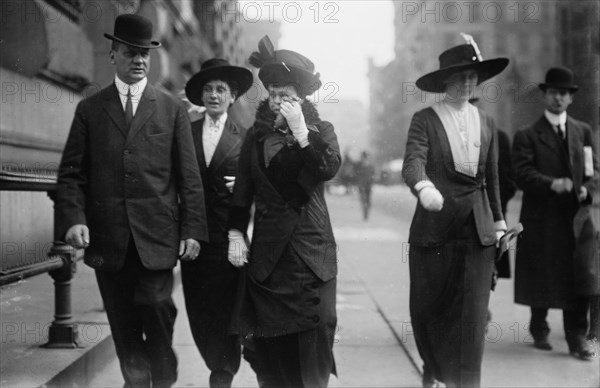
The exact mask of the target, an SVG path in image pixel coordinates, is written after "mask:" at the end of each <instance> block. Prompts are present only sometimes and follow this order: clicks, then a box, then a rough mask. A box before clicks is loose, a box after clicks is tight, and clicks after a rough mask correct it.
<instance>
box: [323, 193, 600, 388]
mask: <svg viewBox="0 0 600 388" xmlns="http://www.w3.org/2000/svg"><path fill="white" fill-rule="evenodd" d="M415 201H416V199H415V198H414V197H413V196H412V195H411V194H410V192H409V190H408V188H407V187H406V186H394V187H382V186H375V187H374V191H373V210H372V214H371V219H370V220H369V221H368V222H363V221H362V217H361V211H360V208H359V201H358V198H357V196H356V195H349V196H340V197H335V200H331V199H329V201H328V204H329V205H330V210H331V213H332V214H333V215H334V225H346V226H345V227H340V229H339V230H338V233H336V237H337V239H338V244H339V247H340V253H341V254H340V256H341V257H342V259H341V260H343V259H346V260H347V261H348V262H349V265H351V266H352V267H353V268H354V272H355V273H358V274H360V279H361V280H362V282H363V284H365V285H366V287H367V290H368V292H369V293H370V294H371V295H372V296H373V300H375V302H376V304H377V306H378V308H379V310H380V311H381V314H382V316H383V317H384V318H385V319H386V320H387V321H388V322H389V323H390V324H391V326H392V327H393V330H394V333H395V335H396V337H397V338H399V339H400V340H401V342H402V344H403V346H404V347H405V348H406V349H407V351H408V353H409V354H410V357H411V359H412V361H413V363H414V364H415V365H417V366H418V367H421V364H422V362H421V359H420V357H419V354H418V352H417V349H416V345H415V343H414V337H413V334H412V327H411V324H410V313H409V308H408V298H409V274H408V243H407V241H408V231H409V226H410V222H411V219H412V215H413V212H414V207H415ZM519 207H520V201H519V198H518V197H517V198H516V199H515V200H514V201H511V202H510V203H509V211H508V213H509V214H508V224H509V225H514V224H515V223H516V222H517V221H518V214H519ZM352 225H354V226H352ZM350 226H352V227H350ZM352 234H354V235H362V236H363V237H364V240H365V243H361V242H357V241H355V240H354V239H353V238H351V237H352V236H351V235H352ZM346 237H348V238H346ZM367 240H371V242H372V243H371V244H366V242H367ZM513 253H514V252H513ZM511 264H512V269H513V271H514V260H513V262H512V263H511ZM513 300H514V298H513V279H500V281H499V284H498V286H497V287H496V291H495V292H493V293H492V295H491V298H490V309H491V311H492V322H491V324H490V326H488V332H487V334H486V349H485V353H484V360H483V366H482V386H483V387H574V388H575V387H595V388H597V387H599V386H600V359H596V360H593V361H581V360H577V359H575V358H573V357H571V356H569V354H568V349H567V345H566V342H565V339H564V332H563V325H562V313H561V311H560V310H550V313H549V316H548V322H549V324H550V327H551V328H552V332H551V334H550V341H551V342H552V344H553V345H554V350H553V351H551V352H544V351H540V350H537V349H535V348H534V347H533V346H532V343H533V341H532V338H531V337H530V335H529V332H528V330H527V327H528V322H529V308H527V307H525V306H521V305H516V304H515V303H514V302H513Z"/></svg>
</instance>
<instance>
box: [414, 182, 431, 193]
mask: <svg viewBox="0 0 600 388" xmlns="http://www.w3.org/2000/svg"><path fill="white" fill-rule="evenodd" d="M425 187H433V188H434V189H435V185H434V184H433V182H432V181H426V180H422V181H419V182H417V184H416V185H415V191H416V192H417V193H418V192H419V191H421V190H422V189H424V188H425Z"/></svg>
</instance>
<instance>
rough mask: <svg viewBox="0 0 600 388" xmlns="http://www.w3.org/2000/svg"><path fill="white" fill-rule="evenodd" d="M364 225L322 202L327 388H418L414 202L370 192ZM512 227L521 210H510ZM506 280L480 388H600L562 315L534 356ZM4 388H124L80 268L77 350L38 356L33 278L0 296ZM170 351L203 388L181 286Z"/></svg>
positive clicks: (400, 191) (333, 199) (185, 376)
mask: <svg viewBox="0 0 600 388" xmlns="http://www.w3.org/2000/svg"><path fill="white" fill-rule="evenodd" d="M373 201H374V208H373V211H372V215H371V218H370V220H369V221H367V222H365V221H363V220H362V216H361V211H360V208H359V202H358V198H357V197H356V195H354V194H351V195H347V196H342V195H330V196H328V198H327V202H328V205H329V209H330V213H331V216H332V221H333V225H334V232H335V235H336V239H337V242H338V246H339V254H338V258H339V276H338V304H337V311H338V324H339V327H338V331H337V335H336V338H335V340H336V343H335V345H334V352H335V356H336V362H337V367H338V372H339V377H338V378H335V377H333V376H332V378H331V380H330V386H332V387H357V388H358V387H419V386H421V380H420V375H419V372H418V371H419V370H420V367H421V360H420V357H419V355H418V352H417V350H416V347H415V344H414V337H413V335H412V327H411V324H410V315H409V309H408V297H409V276H408V256H407V253H408V244H407V240H408V228H409V224H410V220H411V218H412V213H413V211H414V205H415V202H414V201H415V199H414V198H413V197H412V195H411V194H410V193H409V191H408V189H407V188H406V187H404V186H396V187H379V186H376V187H375V189H374V192H373ZM509 207H510V209H509V213H510V214H509V224H511V225H512V224H514V222H516V218H515V215H516V214H517V213H518V201H514V202H511V204H510V205H509ZM512 290H513V284H512V280H511V279H506V280H505V279H502V280H500V282H499V284H498V287H497V289H496V291H495V292H494V293H493V294H492V297H491V302H490V308H491V310H492V313H493V319H492V324H491V325H490V327H489V329H488V333H487V343H486V350H485V355H484V363H483V380H482V385H483V387H594V388H597V387H599V386H600V360H594V361H592V362H584V361H579V360H576V359H574V358H572V357H570V356H569V355H568V353H567V347H566V343H565V341H564V334H563V331H562V316H561V312H560V311H556V310H551V312H550V315H549V323H550V326H551V328H552V332H551V335H550V340H551V341H552V343H553V345H554V350H553V351H551V352H543V351H539V350H536V349H534V348H533V346H532V345H531V343H530V342H531V338H530V337H529V336H528V332H527V323H528V320H529V311H528V309H527V308H525V307H523V306H519V305H515V304H514V303H513V294H512ZM1 292H2V293H1V297H2V298H1V302H2V303H1V305H0V307H1V314H0V318H1V321H2V343H1V345H2V346H1V348H0V357H1V368H0V374H1V377H0V386H1V387H7V388H8V387H37V386H54V387H66V386H69V387H87V386H89V387H122V386H123V379H122V377H121V373H120V370H119V367H118V362H117V360H116V357H115V354H114V348H113V346H112V339H111V337H110V331H109V328H108V325H107V323H106V317H105V315H104V313H103V312H102V303H101V300H100V297H99V295H98V291H97V286H96V282H95V279H94V274H93V271H92V270H90V269H89V268H87V267H85V266H84V265H82V264H81V263H80V264H79V270H78V273H77V275H76V277H75V279H74V281H73V314H74V319H75V321H76V322H79V325H80V330H79V331H80V337H81V339H82V340H83V344H84V345H85V347H84V348H80V349H43V348H40V347H39V345H41V344H43V343H44V342H45V341H46V338H45V335H47V325H48V324H49V323H50V322H51V321H52V315H53V313H54V310H53V287H52V281H51V279H50V277H49V276H48V275H40V276H37V277H34V278H31V279H28V280H26V281H23V282H22V283H21V284H15V285H10V286H6V287H3V288H2V290H1ZM174 299H175V302H176V304H177V306H178V309H179V315H178V317H177V321H176V328H175V348H176V351H177V354H178V357H179V371H180V373H179V380H178V381H177V384H176V386H177V387H205V386H207V384H208V375H209V372H208V370H207V368H206V367H205V365H204V362H203V360H202V359H201V357H200V355H199V353H198V351H197V349H196V347H195V345H194V343H193V340H192V337H191V333H190V330H189V325H188V322H187V316H186V315H185V308H184V303H183V295H182V291H181V286H180V285H179V284H178V285H177V287H176V289H175V293H174ZM234 386H235V387H257V383H256V379H255V377H254V374H253V372H252V370H251V369H250V367H249V366H248V365H247V364H246V363H245V362H244V361H242V367H241V369H240V371H239V373H238V374H237V375H236V377H235V379H234Z"/></svg>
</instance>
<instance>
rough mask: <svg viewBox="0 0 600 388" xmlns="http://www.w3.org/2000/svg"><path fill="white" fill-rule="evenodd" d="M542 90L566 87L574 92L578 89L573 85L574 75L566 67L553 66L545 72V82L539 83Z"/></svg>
mask: <svg viewBox="0 0 600 388" xmlns="http://www.w3.org/2000/svg"><path fill="white" fill-rule="evenodd" d="M539 87H540V89H542V90H543V91H544V92H545V91H546V89H547V88H556V89H566V90H568V91H570V92H571V93H574V92H576V91H577V89H579V86H577V85H575V75H574V74H573V72H572V71H571V69H568V68H566V67H553V68H551V69H550V70H548V72H547V73H546V82H544V83H541V84H539Z"/></svg>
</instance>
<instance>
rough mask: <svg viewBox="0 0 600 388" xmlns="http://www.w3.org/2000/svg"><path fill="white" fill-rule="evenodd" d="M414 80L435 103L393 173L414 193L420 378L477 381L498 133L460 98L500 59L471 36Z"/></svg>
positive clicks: (498, 66) (462, 383)
mask: <svg viewBox="0 0 600 388" xmlns="http://www.w3.org/2000/svg"><path fill="white" fill-rule="evenodd" d="M465 38H466V40H467V44H463V45H459V46H456V47H452V48H450V49H448V50H446V51H444V52H443V53H442V54H441V55H440V57H439V59H440V69H439V70H437V71H434V72H432V73H429V74H426V75H424V76H422V77H421V78H419V79H418V80H417V86H418V87H419V88H420V89H421V90H424V91H428V92H435V93H444V92H445V97H444V99H443V101H441V102H437V103H435V104H434V105H433V106H432V107H430V108H426V109H424V110H421V111H419V112H417V113H415V115H414V116H413V119H412V122H411V124H410V128H409V130H408V139H407V143H406V152H405V156H404V165H403V169H402V175H403V178H404V181H405V182H406V184H407V185H408V187H409V188H410V189H411V191H412V193H413V194H415V195H416V196H417V197H418V199H419V201H418V203H417V208H416V211H415V215H414V217H413V221H412V224H411V227H410V235H409V243H410V250H409V265H410V313H411V319H412V325H413V329H414V333H415V340H416V342H417V348H418V350H419V354H420V355H421V358H422V359H423V361H424V367H423V386H424V387H434V386H437V385H438V381H442V382H444V383H445V384H446V386H447V387H479V386H480V384H481V362H482V358H483V345H484V331H485V326H486V315H487V307H488V301H489V296H490V287H491V282H492V271H493V268H494V258H495V256H496V244H497V242H498V240H499V238H500V237H501V236H502V235H503V234H504V233H505V231H506V223H505V222H504V218H503V215H502V210H501V207H500V193H499V182H498V153H497V141H498V138H497V131H496V126H495V124H494V121H493V120H492V118H491V117H489V116H488V115H486V114H485V112H483V111H481V110H479V109H477V107H475V106H473V105H471V104H469V103H468V101H469V98H471V97H473V93H474V92H475V88H476V86H477V85H479V84H480V83H481V82H484V81H486V80H488V79H490V78H492V77H493V76H495V75H497V74H498V73H500V72H501V71H502V70H503V69H504V68H505V67H506V66H507V65H508V59H506V58H496V59H488V60H485V61H484V60H483V59H482V58H481V54H480V52H479V49H478V48H477V45H476V44H475V42H474V41H473V39H472V37H470V36H465Z"/></svg>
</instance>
